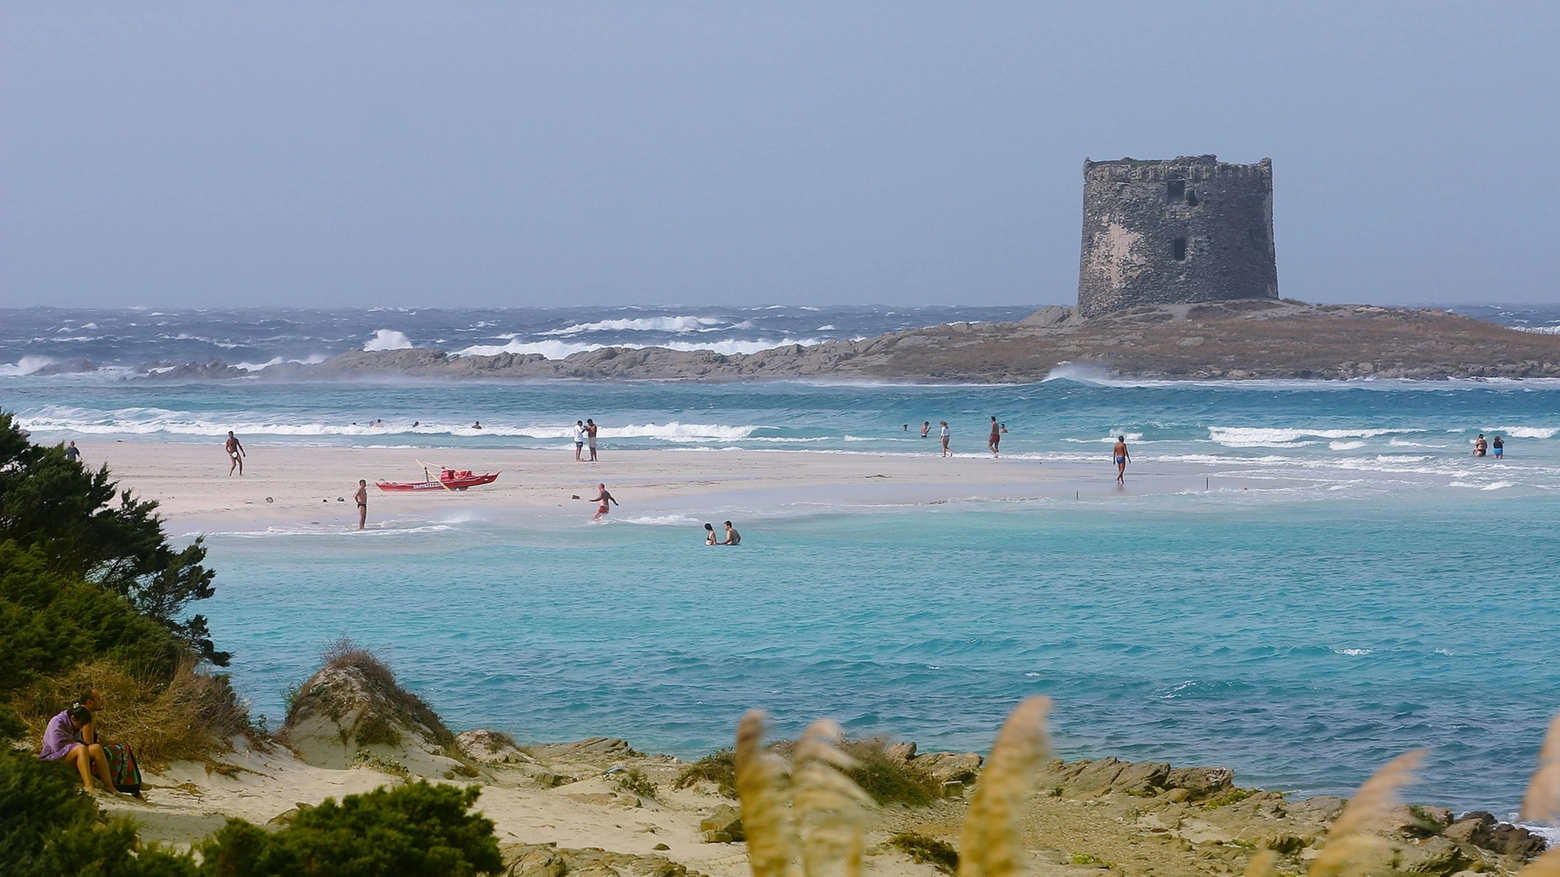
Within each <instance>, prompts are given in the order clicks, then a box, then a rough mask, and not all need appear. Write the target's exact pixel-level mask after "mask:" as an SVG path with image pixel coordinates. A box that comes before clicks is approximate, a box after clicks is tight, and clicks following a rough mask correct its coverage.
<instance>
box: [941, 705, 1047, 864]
mask: <svg viewBox="0 0 1560 877" xmlns="http://www.w3.org/2000/svg"><path fill="white" fill-rule="evenodd" d="M1050 711H1051V699H1050V698H1048V697H1031V698H1029V699H1027V700H1025V701H1024V702H1023V703H1020V704H1019V705H1018V707H1017V708H1015V709H1014V710H1013V712H1012V714H1010V715H1009V716H1008V718H1007V721H1006V722H1003V723H1002V730H1001V731H1000V732H998V734H997V742H996V743H994V744H993V745H992V747H991V758H990V759H989V760H988V761H987V762H986V766H985V768H984V769H982V770H981V774H980V781H979V782H978V783H977V784H976V786H975V795H974V797H972V798H971V799H970V809H969V812H968V813H966V814H965V817H964V830H963V832H962V833H961V834H960V837H959V875H958V877H1011V875H1013V874H1016V873H1018V872H1019V871H1020V870H1021V869H1022V864H1021V863H1022V860H1021V858H1020V855H1021V844H1020V837H1019V824H1018V820H1019V816H1020V815H1021V813H1022V810H1023V806H1024V801H1025V799H1027V798H1028V796H1029V793H1030V792H1031V791H1032V790H1033V786H1034V780H1035V774H1036V771H1037V770H1038V769H1039V767H1040V764H1041V763H1042V762H1043V761H1044V760H1045V757H1046V751H1047V748H1048V746H1047V740H1046V728H1045V717H1046V714H1047V713H1049V712H1050Z"/></svg>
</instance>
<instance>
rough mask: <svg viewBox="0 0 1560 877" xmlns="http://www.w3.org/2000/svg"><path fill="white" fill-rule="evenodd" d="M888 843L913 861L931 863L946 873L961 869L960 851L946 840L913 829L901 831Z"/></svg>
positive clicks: (924, 863)
mask: <svg viewBox="0 0 1560 877" xmlns="http://www.w3.org/2000/svg"><path fill="white" fill-rule="evenodd" d="M888 845H889V846H891V847H893V848H894V849H896V850H899V851H900V852H903V853H904V854H905V855H907V856H909V857H910V859H911V861H915V862H920V863H921V864H923V865H931V866H932V867H933V868H936V869H937V870H939V871H941V872H943V873H944V874H953V873H955V872H957V871H958V870H959V851H958V850H956V849H954V847H953V844H951V843H948V842H947V841H945V840H938V839H937V838H935V837H927V836H926V835H924V834H917V833H916V832H913V831H901V832H899V833H898V834H896V835H894V836H893V837H891V838H889V839H888Z"/></svg>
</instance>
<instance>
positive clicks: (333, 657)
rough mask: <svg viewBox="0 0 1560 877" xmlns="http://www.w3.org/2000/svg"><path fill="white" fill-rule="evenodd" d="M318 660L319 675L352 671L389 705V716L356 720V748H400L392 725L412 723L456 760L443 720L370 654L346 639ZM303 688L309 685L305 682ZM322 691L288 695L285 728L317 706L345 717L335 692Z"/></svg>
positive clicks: (315, 689) (335, 716)
mask: <svg viewBox="0 0 1560 877" xmlns="http://www.w3.org/2000/svg"><path fill="white" fill-rule="evenodd" d="M320 658H321V659H322V660H323V661H324V662H325V666H324V667H323V668H322V669H321V671H320V672H325V671H327V670H338V671H339V670H351V671H354V675H356V676H358V677H359V678H361V679H362V680H363V683H364V684H365V685H367V686H368V688H369V689H371V690H372V691H373V692H375V693H377V694H378V695H380V696H381V697H382V698H383V699H384V702H385V703H387V704H388V705H389V708H390V714H389V715H384V714H382V713H377V712H375V713H371V714H366V715H363V716H361V717H360V718H359V720H358V722H357V724H356V725H354V726H353V728H352V729H351V735H352V736H353V737H354V738H356V740H357V743H358V745H362V746H367V745H372V744H375V743H384V744H387V745H390V746H395V745H398V744H400V742H401V734H400V732H399V731H398V730H397V729H396V726H395V722H396V721H399V722H401V723H402V724H414V723H415V724H420V725H422V726H424V727H426V728H427V729H428V730H429V731H430V732H431V733H432V735H433V740H434V742H435V743H437V744H439V745H440V746H442V747H444V750H445V752H446V753H447V754H449V755H450V756H452V757H458V756H459V753H460V747H459V746H457V745H456V742H455V734H454V733H453V732H451V731H450V729H449V728H448V727H447V726H445V724H444V720H443V719H440V718H439V714H438V713H436V712H434V711H433V708H432V707H430V706H428V704H427V702H426V701H424V700H423V699H422V698H420V697H418V696H417V695H415V694H413V693H411V692H410V691H407V690H406V689H405V688H402V687H401V684H400V683H399V682H398V681H397V680H396V678H395V671H393V670H391V669H390V666H389V665H388V664H386V663H385V662H384V660H382V659H381V658H380V657H379V656H378V655H376V654H374V653H373V652H372V651H371V650H369V649H368V648H365V647H364V646H361V645H359V644H357V643H356V642H354V641H353V640H352V639H350V638H348V637H342V638H341V639H339V640H337V641H336V642H335V643H332V644H331V645H330V646H329V647H328V648H326V649H325V651H324V652H323V653H322V654H321V655H320ZM316 675H318V674H316ZM305 685H308V683H307V682H306V683H305ZM322 688H324V686H314V687H312V688H310V689H308V690H304V688H303V687H299V688H297V689H294V690H292V691H291V702H290V704H289V706H288V710H287V725H288V726H292V725H293V724H294V723H295V721H296V720H297V718H298V712H299V710H301V709H303V708H304V707H305V706H312V705H316V704H317V705H318V706H320V707H324V708H325V710H326V712H327V714H329V715H330V716H331V718H333V719H336V720H338V721H339V720H340V719H341V718H342V717H343V716H344V715H345V712H344V709H345V704H343V703H341V702H339V698H337V697H336V694H335V693H334V692H331V691H328V690H320V689H322ZM346 731H347V729H345V728H344V729H343V732H344V733H345V732H346ZM342 742H346V741H345V740H343V741H342Z"/></svg>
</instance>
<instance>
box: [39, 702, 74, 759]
mask: <svg viewBox="0 0 1560 877" xmlns="http://www.w3.org/2000/svg"><path fill="white" fill-rule="evenodd" d="M81 742H82V740H81V732H80V731H78V730H76V726H75V725H72V724H71V723H70V711H69V710H64V711H62V712H61V713H60V714H59V715H57V716H55V717H54V718H52V719H50V720H49V727H48V728H47V729H45V730H44V732H43V751H42V752H40V753H38V757H39V758H41V759H43V760H44V761H58V760H60V759H61V758H64V757H65V755H66V753H68V752H70V749H71V747H72V746H75V745H77V744H79V743H81Z"/></svg>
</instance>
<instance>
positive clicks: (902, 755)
mask: <svg viewBox="0 0 1560 877" xmlns="http://www.w3.org/2000/svg"><path fill="white" fill-rule="evenodd" d="M883 754H884V755H886V756H888V757H889V758H892V759H894V760H896V761H909V760H910V759H912V758H914V757H915V742H914V741H911V740H906V741H905V742H903V743H890V744H889V745H888V746H886V747H884V748H883Z"/></svg>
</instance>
